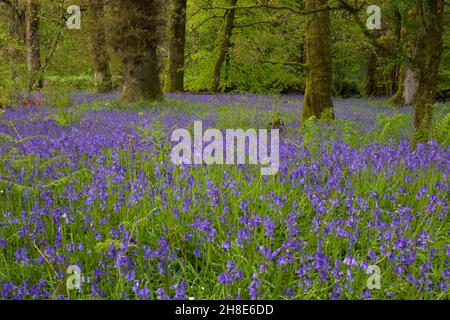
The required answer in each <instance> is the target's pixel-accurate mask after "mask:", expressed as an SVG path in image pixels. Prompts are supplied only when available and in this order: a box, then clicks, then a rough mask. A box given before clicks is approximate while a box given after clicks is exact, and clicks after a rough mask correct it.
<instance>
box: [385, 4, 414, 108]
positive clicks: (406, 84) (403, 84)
mask: <svg viewBox="0 0 450 320" xmlns="http://www.w3.org/2000/svg"><path fill="white" fill-rule="evenodd" d="M395 21H396V24H397V27H396V29H397V30H398V28H400V30H399V31H397V32H398V33H399V34H398V39H399V46H398V47H399V48H398V50H397V51H400V45H401V42H403V43H405V49H406V52H405V54H406V55H408V56H411V55H412V54H413V52H415V51H416V46H417V44H416V42H417V40H416V35H415V32H414V29H415V28H414V27H413V26H414V25H415V24H416V23H417V6H416V5H413V7H412V8H411V10H409V12H408V15H407V18H406V19H404V20H403V19H402V18H401V16H400V17H399V21H397V19H396V20H395ZM399 53H400V52H399ZM396 84H397V86H396V90H395V93H394V95H393V96H392V97H391V99H390V101H391V103H394V104H396V105H398V106H400V107H402V106H405V105H412V104H414V101H415V97H416V93H417V74H416V72H415V71H414V70H413V68H412V66H411V64H410V63H407V62H405V61H403V62H401V63H400V64H399V67H398V75H397V82H396Z"/></svg>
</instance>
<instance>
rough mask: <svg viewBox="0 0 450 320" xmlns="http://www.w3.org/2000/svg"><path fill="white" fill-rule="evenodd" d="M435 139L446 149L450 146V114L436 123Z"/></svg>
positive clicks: (434, 128)
mask: <svg viewBox="0 0 450 320" xmlns="http://www.w3.org/2000/svg"><path fill="white" fill-rule="evenodd" d="M433 138H434V139H435V140H436V141H437V142H438V143H440V144H442V145H443V146H444V147H448V146H449V145H450V113H447V114H446V115H445V116H443V117H442V118H441V119H439V120H436V121H435V122H434V126H433Z"/></svg>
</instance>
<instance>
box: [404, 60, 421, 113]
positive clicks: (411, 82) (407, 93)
mask: <svg viewBox="0 0 450 320" xmlns="http://www.w3.org/2000/svg"><path fill="white" fill-rule="evenodd" d="M418 85H419V84H418V82H417V74H416V72H415V71H413V70H411V69H407V70H406V72H405V76H404V82H403V103H404V105H406V106H412V105H413V104H414V102H415V100H416V94H417V88H418Z"/></svg>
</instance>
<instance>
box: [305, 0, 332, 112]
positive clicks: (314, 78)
mask: <svg viewBox="0 0 450 320" xmlns="http://www.w3.org/2000/svg"><path fill="white" fill-rule="evenodd" d="M327 2H328V0H306V1H305V9H306V11H307V12H312V13H311V14H308V15H307V16H306V63H307V75H306V92H305V98H304V103H303V114H302V119H303V120H305V119H309V118H311V117H313V116H315V117H316V118H322V115H323V114H324V112H325V111H326V110H327V109H328V110H329V111H330V116H331V117H333V118H334V111H333V101H332V99H331V90H332V82H333V64H332V54H331V26H330V24H331V23H330V12H329V11H328V10H320V9H321V8H324V7H325V6H326V5H327Z"/></svg>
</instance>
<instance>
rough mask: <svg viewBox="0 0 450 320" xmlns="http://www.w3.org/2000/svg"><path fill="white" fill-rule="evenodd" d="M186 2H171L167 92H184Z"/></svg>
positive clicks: (174, 0) (173, 0) (178, 0)
mask: <svg viewBox="0 0 450 320" xmlns="http://www.w3.org/2000/svg"><path fill="white" fill-rule="evenodd" d="M186 3H187V0H171V8H170V30H169V74H168V79H167V82H168V83H167V90H168V91H169V92H183V91H184V48H185V43H186Z"/></svg>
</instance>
